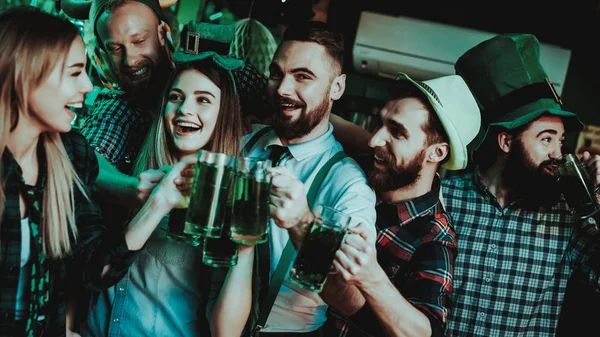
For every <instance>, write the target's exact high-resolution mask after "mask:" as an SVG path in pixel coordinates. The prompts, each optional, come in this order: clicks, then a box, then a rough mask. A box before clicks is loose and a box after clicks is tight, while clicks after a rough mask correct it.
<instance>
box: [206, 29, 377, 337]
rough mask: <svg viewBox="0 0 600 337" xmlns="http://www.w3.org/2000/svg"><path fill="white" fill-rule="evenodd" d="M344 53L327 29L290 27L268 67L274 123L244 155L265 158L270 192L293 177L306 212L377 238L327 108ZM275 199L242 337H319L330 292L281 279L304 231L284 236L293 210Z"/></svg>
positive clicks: (259, 131)
mask: <svg viewBox="0 0 600 337" xmlns="http://www.w3.org/2000/svg"><path fill="white" fill-rule="evenodd" d="M343 51H344V42H343V37H342V36H341V34H338V33H335V32H332V31H330V30H329V29H328V28H327V26H326V25H325V24H324V23H321V22H303V23H298V24H296V25H290V26H289V27H288V28H287V29H286V31H285V33H284V37H283V42H281V44H280V45H279V47H278V49H277V51H276V53H275V55H274V58H273V62H272V63H271V66H270V78H269V82H268V94H269V98H270V100H271V102H272V103H273V105H274V108H275V114H274V116H273V121H272V125H271V126H264V125H255V127H254V130H253V132H252V133H251V134H249V135H248V136H246V139H245V140H244V142H243V143H245V146H244V147H243V150H242V152H243V153H245V155H247V156H249V157H262V158H270V159H271V160H272V162H273V164H274V165H275V166H277V169H276V170H281V172H280V173H283V174H279V175H276V176H275V177H274V178H273V188H272V194H278V193H285V192H282V191H285V188H286V186H287V184H288V183H289V182H295V181H297V180H296V178H297V179H298V180H299V181H300V182H302V184H303V187H304V188H303V189H300V190H301V191H302V193H296V195H295V197H297V198H302V199H303V200H304V203H305V204H306V205H308V207H310V208H311V209H315V207H316V206H317V205H318V204H324V205H327V206H331V207H334V208H336V209H338V210H340V211H343V212H345V213H347V214H349V215H351V216H352V223H353V224H357V223H359V222H361V223H364V224H367V225H368V226H370V227H371V228H372V230H373V232H374V231H375V229H374V223H375V194H374V193H373V191H372V190H371V188H370V187H369V186H368V184H367V180H366V176H365V174H364V172H363V171H362V170H361V168H360V167H359V165H358V164H357V163H356V162H355V161H354V160H353V159H352V158H349V157H347V156H346V155H345V154H344V152H343V148H342V146H341V144H339V143H338V142H337V141H336V140H335V138H334V137H333V134H332V132H333V127H332V126H331V124H330V123H329V115H330V112H331V107H332V104H333V102H334V101H335V100H337V99H339V98H340V97H341V96H342V94H343V92H344V88H345V75H344V74H342V72H341V71H342V64H343ZM309 190H310V191H309ZM278 191H279V192H278ZM279 200H280V201H281V202H283V203H284V204H273V205H272V208H271V210H272V217H273V221H272V222H271V225H270V228H269V240H268V241H267V243H264V244H260V245H257V249H256V251H257V263H256V265H257V267H256V273H255V276H256V277H255V280H254V282H253V288H254V289H253V290H254V293H253V300H254V306H253V310H252V313H251V315H250V319H249V324H248V325H247V329H246V331H245V333H244V335H249V334H252V335H258V334H259V333H260V335H261V336H297V335H298V336H322V332H321V326H322V325H323V323H324V322H325V320H326V312H327V308H328V305H327V303H326V301H324V298H327V293H328V292H329V290H328V289H331V288H328V287H327V286H326V287H325V289H324V290H323V292H322V293H321V294H317V293H315V292H311V291H308V290H304V289H301V288H299V287H296V286H294V285H292V284H290V283H288V282H287V281H286V280H285V276H286V275H287V271H288V270H289V267H290V266H291V263H292V261H293V257H294V254H295V249H294V246H296V247H297V246H298V244H299V242H300V241H301V239H302V236H303V233H301V229H303V228H305V227H306V226H300V225H299V226H294V227H292V228H291V229H290V230H286V229H285V228H284V227H288V226H289V225H291V223H290V222H291V221H294V219H293V211H294V210H293V209H290V207H289V206H288V205H286V204H285V198H282V199H279ZM291 204H293V202H291V201H290V202H289V205H291ZM294 225H296V224H294ZM332 279H333V278H332ZM328 282H329V281H328ZM330 295H331V293H330ZM331 297H334V296H331ZM209 310H210V305H209ZM232 317H235V316H233V315H232Z"/></svg>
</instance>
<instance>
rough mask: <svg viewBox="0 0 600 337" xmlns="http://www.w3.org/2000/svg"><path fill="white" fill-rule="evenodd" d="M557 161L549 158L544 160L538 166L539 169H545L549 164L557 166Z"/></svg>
mask: <svg viewBox="0 0 600 337" xmlns="http://www.w3.org/2000/svg"><path fill="white" fill-rule="evenodd" d="M555 165H556V162H555V161H554V159H548V160H544V161H543V162H541V163H540V165H539V166H538V169H539V170H543V169H545V168H546V167H549V166H555Z"/></svg>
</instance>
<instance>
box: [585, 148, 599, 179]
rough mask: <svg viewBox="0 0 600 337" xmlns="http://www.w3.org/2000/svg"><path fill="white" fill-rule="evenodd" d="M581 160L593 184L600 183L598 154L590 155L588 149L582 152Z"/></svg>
mask: <svg viewBox="0 0 600 337" xmlns="http://www.w3.org/2000/svg"><path fill="white" fill-rule="evenodd" d="M581 161H582V162H583V163H584V165H585V167H587V169H588V172H589V173H590V178H592V182H593V183H594V186H598V185H600V156H599V155H593V156H592V155H591V154H590V153H589V152H588V151H585V152H583V157H582V158H581Z"/></svg>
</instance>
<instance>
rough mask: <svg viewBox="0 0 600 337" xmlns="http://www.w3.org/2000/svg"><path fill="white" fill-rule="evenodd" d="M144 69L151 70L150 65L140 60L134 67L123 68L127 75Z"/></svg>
mask: <svg viewBox="0 0 600 337" xmlns="http://www.w3.org/2000/svg"><path fill="white" fill-rule="evenodd" d="M144 67H149V68H152V63H151V62H148V61H146V60H140V61H138V62H136V63H135V64H134V65H132V66H125V68H124V69H125V71H127V72H128V73H132V72H134V71H138V70H140V69H142V68H144Z"/></svg>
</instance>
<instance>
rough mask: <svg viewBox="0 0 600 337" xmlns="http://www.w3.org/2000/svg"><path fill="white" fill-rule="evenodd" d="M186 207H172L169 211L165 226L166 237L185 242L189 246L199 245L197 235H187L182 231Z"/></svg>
mask: <svg viewBox="0 0 600 337" xmlns="http://www.w3.org/2000/svg"><path fill="white" fill-rule="evenodd" d="M186 213H187V210H186V209H183V208H182V209H174V210H172V211H171V213H169V224H168V227H167V238H168V239H169V240H171V241H176V242H182V243H186V244H188V245H191V246H199V245H200V242H201V241H199V236H198V235H189V234H186V233H184V232H183V228H184V226H185V218H186Z"/></svg>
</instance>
